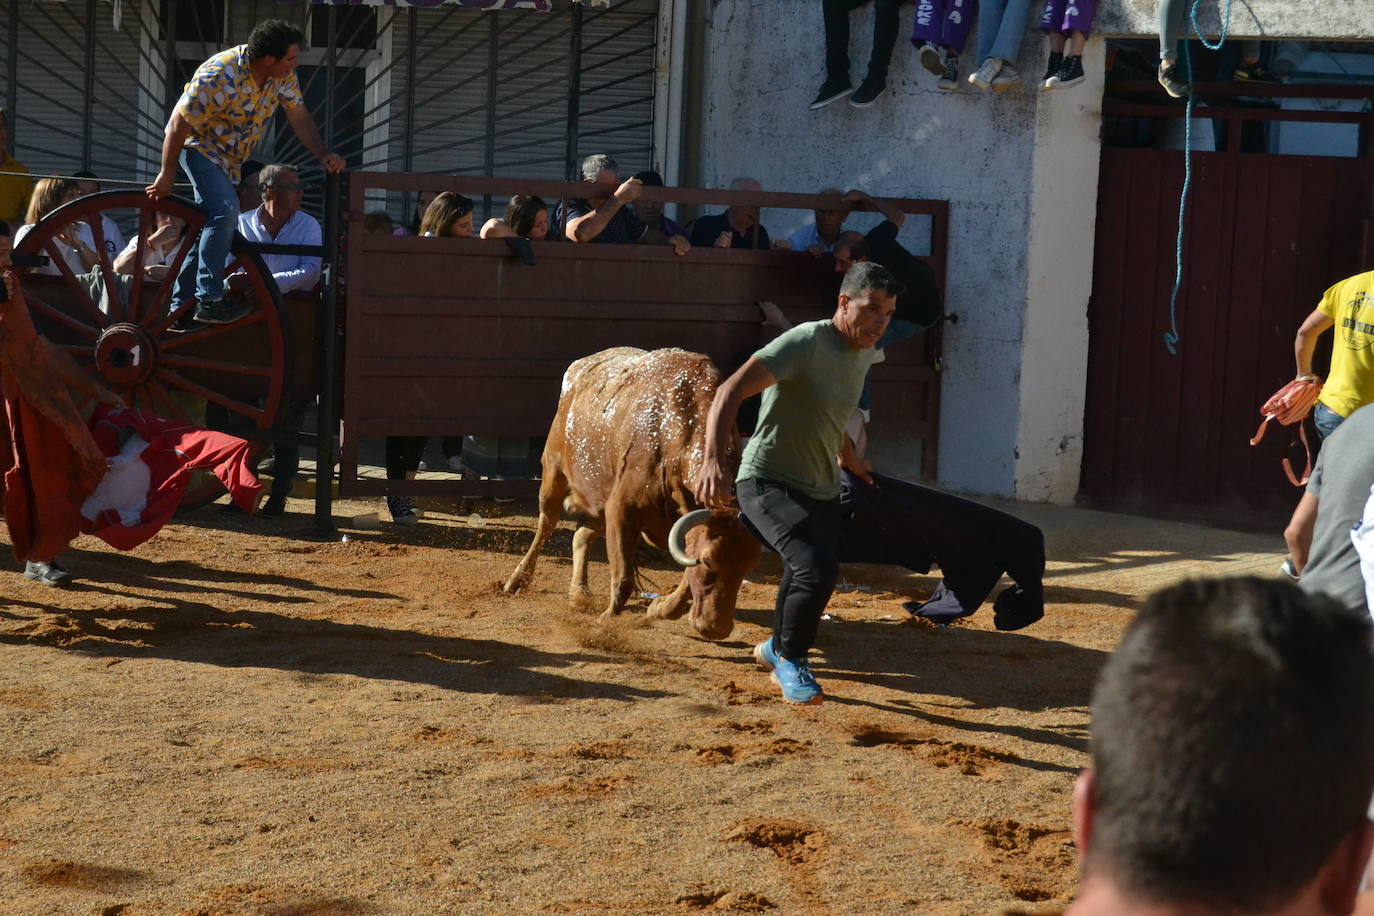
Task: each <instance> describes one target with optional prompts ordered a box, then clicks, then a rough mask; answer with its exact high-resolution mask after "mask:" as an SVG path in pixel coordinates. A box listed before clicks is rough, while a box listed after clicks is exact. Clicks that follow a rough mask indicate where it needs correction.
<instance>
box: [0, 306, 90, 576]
mask: <svg viewBox="0 0 1374 916" xmlns="http://www.w3.org/2000/svg"><path fill="white" fill-rule="evenodd" d="M0 401H3V404H4V411H5V416H4V422H3V423H0V475H3V481H4V491H5V499H4V505H5V524H6V525H7V526H8V527H9V531H10V544H11V545H13V549H14V555H15V557H16V558H17V559H19V560H21V561H22V560H39V561H43V562H46V561H48V560H51V559H52V558H53V557H55V556H57V555H58V554H59V553H61V552H62V551H63V550H65V549H66V548H67V545H68V544H69V543H71V540H72V538H74V537H76V536H77V534H79V533H80V531H81V529H82V526H83V524H84V521H85V520H84V519H83V518H82V516H81V504H82V503H83V502H85V501H86V498H87V497H88V496H90V495H91V493H92V492H94V490H95V488H96V486H97V485H98V484H99V483H100V479H101V478H102V477H104V476H105V468H106V462H105V457H104V456H103V455H102V454H101V453H100V449H99V448H97V447H96V444H95V440H94V439H92V438H91V433H90V431H89V430H88V429H87V428H86V424H85V422H84V421H83V420H82V419H81V413H80V411H78V410H77V408H76V405H75V404H74V403H72V399H71V396H70V395H69V394H68V393H67V388H66V385H64V384H63V383H62V381H61V376H60V375H59V374H58V372H57V369H56V367H55V366H54V365H53V362H52V355H51V353H50V352H49V350H48V345H47V342H46V341H44V340H43V339H42V338H41V337H39V336H38V332H37V330H35V329H34V326H33V320H32V319H31V318H30V317H29V310H28V307H27V306H26V305H25V303H24V300H23V298H22V297H16V298H15V299H13V300H10V301H8V302H0Z"/></svg>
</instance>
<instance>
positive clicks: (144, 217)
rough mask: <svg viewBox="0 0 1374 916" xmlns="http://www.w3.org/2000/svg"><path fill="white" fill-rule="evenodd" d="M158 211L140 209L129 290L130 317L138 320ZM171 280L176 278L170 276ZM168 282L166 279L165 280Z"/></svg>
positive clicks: (135, 320) (145, 208)
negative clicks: (145, 265) (147, 260)
mask: <svg viewBox="0 0 1374 916" xmlns="http://www.w3.org/2000/svg"><path fill="white" fill-rule="evenodd" d="M156 212H157V211H155V210H153V209H152V208H151V207H144V208H142V209H141V210H139V211H138V235H137V236H135V238H136V240H137V241H136V242H135V244H134V281H133V286H132V288H130V290H129V312H128V319H129V320H130V321H133V322H138V321H140V320H141V319H142V312H143V309H142V306H143V259H144V256H145V255H146V254H147V252H148V239H149V237H151V236H152V234H153V227H154V226H155V225H157V221H156V220H155V219H154V218H153V217H154V215H155V214H156ZM167 279H169V280H174V279H175V278H172V277H168V278H167ZM164 282H166V281H164Z"/></svg>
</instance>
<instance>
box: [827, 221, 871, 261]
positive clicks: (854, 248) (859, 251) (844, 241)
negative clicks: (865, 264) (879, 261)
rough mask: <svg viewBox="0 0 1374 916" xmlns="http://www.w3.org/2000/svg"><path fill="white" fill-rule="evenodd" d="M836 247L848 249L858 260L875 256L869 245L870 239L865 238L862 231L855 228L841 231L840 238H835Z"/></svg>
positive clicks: (852, 256)
mask: <svg viewBox="0 0 1374 916" xmlns="http://www.w3.org/2000/svg"><path fill="white" fill-rule="evenodd" d="M835 247H836V248H843V249H844V250H845V251H848V252H849V256H850V257H851V258H853V259H854V260H856V261H859V260H862V259H863V258H871V257H873V249H872V248H871V247H870V246H869V244H868V239H866V238H864V235H863V233H862V232H855V231H854V230H853V229H848V230H846V231H844V232H841V233H840V236H839V238H837V239H835Z"/></svg>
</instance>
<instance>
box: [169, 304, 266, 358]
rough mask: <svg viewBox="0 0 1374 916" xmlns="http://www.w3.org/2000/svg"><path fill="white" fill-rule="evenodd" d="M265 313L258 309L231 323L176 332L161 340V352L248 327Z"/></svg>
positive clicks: (261, 318)
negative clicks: (174, 334) (176, 333)
mask: <svg viewBox="0 0 1374 916" xmlns="http://www.w3.org/2000/svg"><path fill="white" fill-rule="evenodd" d="M266 315H267V313H266V312H264V311H262V310H261V309H259V310H258V311H256V312H253V313H252V314H251V315H249V316H248V317H246V318H243V319H242V320H239V321H235V322H234V323H233V324H212V325H209V326H208V327H203V328H197V329H196V330H194V331H187V332H186V333H184V334H178V335H177V336H175V337H168V338H166V339H164V340H163V342H162V352H163V353H167V352H170V351H172V350H176V349H179V348H181V347H184V346H186V345H187V344H193V343H199V342H201V341H203V340H209V339H211V338H213V337H218V336H219V335H221V334H225V333H228V332H229V331H237V330H239V329H240V328H246V327H249V326H251V325H254V324H257V323H258V322H260V321H262V320H263V319H264V318H265V317H266ZM167 325H168V326H170V325H171V322H167ZM162 330H164V331H165V330H166V328H162Z"/></svg>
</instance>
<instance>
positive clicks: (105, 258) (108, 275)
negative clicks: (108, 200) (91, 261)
mask: <svg viewBox="0 0 1374 916" xmlns="http://www.w3.org/2000/svg"><path fill="white" fill-rule="evenodd" d="M104 215H105V214H104V213H103V212H102V211H100V210H97V211H96V215H95V219H88V220H87V221H86V225H87V226H90V227H91V239H92V240H93V241H94V242H95V252H96V257H97V258H99V265H100V277H101V279H102V280H103V281H104V283H105V296H106V298H107V299H108V300H109V302H110V318H111V320H114V321H124V320H126V319H125V317H124V316H125V313H126V311H127V306H126V305H125V303H124V302H123V300H121V299H120V298H119V279H118V277H116V276H115V272H114V261H112V260H111V259H110V252H109V249H107V248H106V247H105V221H104V219H102V218H101V217H103V216H104Z"/></svg>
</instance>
